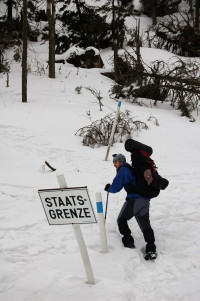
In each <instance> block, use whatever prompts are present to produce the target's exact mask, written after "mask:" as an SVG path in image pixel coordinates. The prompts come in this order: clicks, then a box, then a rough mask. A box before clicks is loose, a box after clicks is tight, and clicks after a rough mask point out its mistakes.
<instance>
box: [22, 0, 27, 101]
mask: <svg viewBox="0 0 200 301" xmlns="http://www.w3.org/2000/svg"><path fill="white" fill-rule="evenodd" d="M27 26H28V25H27V0H23V29H22V40H23V52H22V102H27Z"/></svg>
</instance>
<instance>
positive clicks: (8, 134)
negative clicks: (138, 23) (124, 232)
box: [0, 44, 200, 301]
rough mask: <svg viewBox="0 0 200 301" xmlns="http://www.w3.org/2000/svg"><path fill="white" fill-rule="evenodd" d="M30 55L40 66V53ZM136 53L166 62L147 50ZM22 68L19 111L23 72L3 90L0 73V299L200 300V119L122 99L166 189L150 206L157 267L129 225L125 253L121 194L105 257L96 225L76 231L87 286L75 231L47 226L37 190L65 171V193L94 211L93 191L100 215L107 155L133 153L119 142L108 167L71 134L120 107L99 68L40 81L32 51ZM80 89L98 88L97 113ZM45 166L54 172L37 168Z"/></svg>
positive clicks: (69, 70)
mask: <svg viewBox="0 0 200 301" xmlns="http://www.w3.org/2000/svg"><path fill="white" fill-rule="evenodd" d="M31 47H34V49H36V50H37V51H38V53H39V55H38V59H39V60H40V61H41V63H42V64H44V67H45V68H46V63H45V62H44V61H45V59H46V58H47V53H48V51H47V45H40V46H39V45H38V44H35V45H34V44H32V46H31ZM9 55H10V56H11V55H12V53H11V52H10V54H9ZM101 55H102V58H103V60H104V64H105V68H106V69H109V68H111V67H112V66H111V65H110V60H109V58H110V56H111V52H110V51H105V50H104V51H102V52H101ZM142 55H143V56H144V57H146V58H148V57H149V59H153V56H154V58H157V57H163V59H165V58H166V59H168V56H170V54H168V53H167V52H165V51H160V50H156V49H153V50H152V49H151V50H149V49H147V48H143V49H142ZM149 55H150V56H149ZM29 63H30V66H31V70H32V72H31V73H30V74H29V77H28V103H26V104H24V103H22V102H21V70H20V64H17V63H14V62H13V63H12V66H11V73H10V87H9V88H7V87H6V75H5V74H0V84H1V95H0V131H1V135H0V144H1V147H0V162H1V172H0V195H1V198H0V202H1V210H0V221H1V222H0V230H1V232H0V238H1V251H0V252H1V256H0V263H1V269H0V300H1V301H13V300H17V301H40V300H41V301H55V300H56V301H64V300H70V301H80V300H82V299H83V298H84V299H85V300H88V301H89V300H92V301H93V300H97V301H102V300H109V301H116V300H117V301H125V300H127V301H128V300H129V301H144V300H145V301H153V300H154V301H155V300H159V301H197V300H199V298H200V288H199V280H200V261H199V252H200V242H199V230H200V211H199V195H200V188H199V180H200V169H199V167H200V157H199V152H200V140H199V128H200V119H199V116H195V118H196V122H194V123H191V122H189V120H188V119H187V118H185V117H181V116H180V114H179V112H178V111H176V110H173V109H172V108H171V107H170V106H169V105H168V104H159V105H158V106H157V107H152V105H151V102H150V101H148V102H147V101H146V103H147V104H148V107H147V106H142V107H139V106H137V105H134V104H132V103H130V102H128V101H126V100H123V101H122V106H121V110H122V111H125V110H130V112H131V116H132V117H135V119H139V120H141V121H144V122H145V123H147V125H148V127H149V130H142V131H141V132H138V133H133V138H135V139H137V140H139V141H141V142H143V143H146V144H148V145H151V146H152V148H153V150H154V152H153V155H152V158H153V159H154V160H155V162H156V164H157V166H158V167H159V169H158V171H159V173H160V174H161V175H163V176H165V177H166V178H167V179H168V180H169V181H170V185H169V187H168V188H167V189H166V191H162V192H161V194H160V195H159V197H157V198H156V199H153V200H152V201H151V223H152V226H153V228H154V231H155V236H156V244H157V249H158V258H157V260H156V261H155V262H146V261H145V260H144V259H143V256H142V252H141V250H142V248H144V246H145V244H144V241H143V237H142V234H141V232H140V230H139V228H138V226H137V224H136V222H135V220H131V222H130V227H131V229H132V232H133V235H134V238H135V243H136V249H135V250H129V249H124V248H123V246H122V243H121V237H120V234H119V233H118V229H117V225H116V218H117V215H118V213H119V210H120V208H121V206H122V204H123V201H124V197H125V193H124V192H123V191H121V192H120V193H118V194H116V195H110V196H109V204H108V214H107V220H106V231H107V240H108V248H109V253H105V254H104V253H101V246H100V236H99V228H98V224H90V225H82V226H81V229H82V232H83V236H84V238H85V242H86V245H87V249H88V254H89V257H90V260H91V264H92V268H93V273H94V277H95V280H96V284H95V285H89V284H87V283H86V280H87V279H86V275H85V271H84V267H83V263H82V260H81V256H80V252H79V249H78V245H77V241H76V239H75V236H74V232H73V229H72V226H71V225H68V226H49V225H48V222H47V219H46V216H45V213H44V210H43V207H42V204H41V201H40V198H39V195H38V189H46V188H58V182H57V179H56V174H57V173H58V172H62V173H63V174H64V175H65V178H66V181H67V184H68V186H71V187H74V186H88V189H89V194H90V198H91V200H92V204H93V207H94V209H95V212H96V204H95V203H96V200H95V193H96V192H101V193H102V197H103V203H104V209H105V202H106V192H105V191H104V186H105V184H106V183H109V182H111V181H112V179H113V177H114V176H115V169H114V167H113V164H112V156H111V155H112V153H117V152H122V153H124V154H125V155H126V157H127V160H128V161H130V160H129V159H130V154H129V153H127V152H126V151H125V150H124V146H123V143H116V144H114V145H113V147H112V148H111V151H110V154H109V160H108V161H105V160H104V158H105V154H106V149H107V148H106V147H100V148H94V149H92V148H89V147H84V146H83V145H82V143H81V141H82V138H81V137H79V136H75V133H76V131H77V130H78V129H79V128H81V127H83V126H85V125H89V124H90V123H91V122H92V121H95V120H97V119H100V118H102V117H104V116H105V115H107V114H110V113H111V112H114V111H116V108H117V102H116V100H114V99H111V98H110V97H109V89H110V88H111V85H112V81H111V80H110V79H108V78H106V77H104V76H102V75H101V74H100V73H101V71H102V70H99V69H90V70H86V69H81V68H80V69H77V68H75V67H73V66H72V65H69V64H65V65H56V70H57V72H56V79H49V78H48V74H47V69H45V73H46V74H43V75H41V76H39V75H37V74H36V72H34V70H37V68H36V67H35V59H34V54H33V52H29ZM60 67H61V70H59V69H60ZM105 68H104V71H105ZM77 86H82V87H88V86H91V87H94V88H95V89H97V90H100V91H101V94H102V96H103V99H102V102H103V105H104V106H103V111H100V110H99V105H98V103H97V100H96V99H95V97H94V95H92V94H91V93H90V92H89V91H88V90H86V89H82V92H81V94H77V92H76V91H75V88H76V87H77ZM89 112H90V115H88V113H89ZM150 116H151V117H155V118H156V119H157V120H158V122H159V126H156V124H155V119H154V118H151V119H150V120H149V121H148V118H149V117H150ZM45 160H47V161H49V162H50V163H51V164H52V165H53V166H54V167H56V169H57V170H56V171H55V172H52V171H51V170H50V169H48V167H46V166H44V162H45Z"/></svg>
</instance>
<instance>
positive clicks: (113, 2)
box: [112, 0, 119, 82]
mask: <svg viewBox="0 0 200 301" xmlns="http://www.w3.org/2000/svg"><path fill="white" fill-rule="evenodd" d="M112 15H113V16H112V36H113V51H114V76H115V81H116V82H118V78H119V72H118V63H117V62H118V38H117V33H116V14H115V0H112Z"/></svg>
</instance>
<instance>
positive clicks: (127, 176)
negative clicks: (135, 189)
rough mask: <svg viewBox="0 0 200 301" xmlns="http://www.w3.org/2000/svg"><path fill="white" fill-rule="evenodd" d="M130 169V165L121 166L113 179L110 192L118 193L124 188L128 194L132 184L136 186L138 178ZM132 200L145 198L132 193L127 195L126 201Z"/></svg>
mask: <svg viewBox="0 0 200 301" xmlns="http://www.w3.org/2000/svg"><path fill="white" fill-rule="evenodd" d="M127 166H129V167H127ZM130 167H131V166H130V165H129V164H128V163H124V164H122V165H121V166H120V168H119V169H118V171H117V175H116V177H115V178H114V179H113V182H112V185H111V186H110V188H109V189H108V192H111V193H117V192H119V191H120V190H121V189H122V188H124V189H125V191H126V192H127V191H128V189H129V186H130V184H132V185H136V177H135V176H134V174H133V172H132V171H131V169H130ZM131 198H134V199H136V198H144V196H142V195H141V194H138V193H130V194H128V193H127V197H126V199H131Z"/></svg>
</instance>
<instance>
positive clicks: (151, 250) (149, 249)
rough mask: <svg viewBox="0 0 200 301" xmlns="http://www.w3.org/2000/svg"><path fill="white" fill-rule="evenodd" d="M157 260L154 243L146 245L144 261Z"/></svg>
mask: <svg viewBox="0 0 200 301" xmlns="http://www.w3.org/2000/svg"><path fill="white" fill-rule="evenodd" d="M156 258H157V253H156V245H155V244H154V242H150V243H147V245H146V255H145V256H144V259H145V260H154V259H156Z"/></svg>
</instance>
